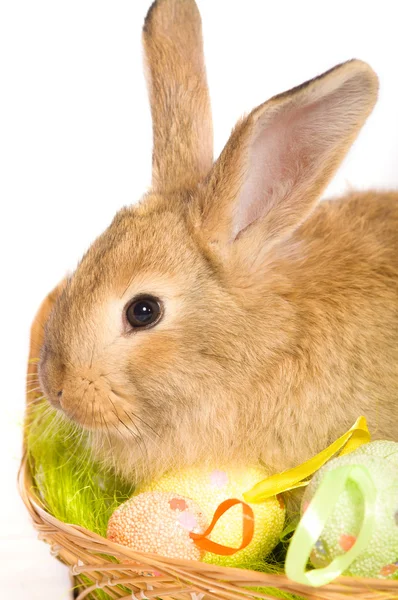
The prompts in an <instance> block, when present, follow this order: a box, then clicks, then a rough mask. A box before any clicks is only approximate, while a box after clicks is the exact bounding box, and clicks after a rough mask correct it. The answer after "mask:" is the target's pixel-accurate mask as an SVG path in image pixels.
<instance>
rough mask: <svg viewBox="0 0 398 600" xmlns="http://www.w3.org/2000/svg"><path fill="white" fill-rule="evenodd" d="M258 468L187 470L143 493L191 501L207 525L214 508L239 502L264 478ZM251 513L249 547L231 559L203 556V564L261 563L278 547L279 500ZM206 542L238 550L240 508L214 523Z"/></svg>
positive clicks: (281, 517)
mask: <svg viewBox="0 0 398 600" xmlns="http://www.w3.org/2000/svg"><path fill="white" fill-rule="evenodd" d="M267 475H268V473H267V472H266V471H265V470H264V469H262V468H260V467H250V468H247V467H246V468H231V467H228V468H208V469H206V468H203V467H201V468H190V469H186V470H184V471H183V472H181V471H179V472H175V473H171V474H167V475H165V476H164V477H162V478H161V479H160V480H158V481H157V482H156V483H152V484H151V485H149V486H148V487H146V488H144V490H143V491H162V492H171V493H174V494H181V495H182V496H184V497H186V498H191V499H192V500H194V501H195V502H196V503H197V504H198V505H199V506H200V507H201V509H202V510H203V512H204V514H205V516H206V518H207V520H208V522H211V520H212V518H213V515H214V512H215V510H216V509H217V507H218V506H219V505H220V504H221V502H223V501H224V500H227V499H229V498H237V499H238V500H243V493H244V492H246V491H248V490H250V489H251V488H252V487H253V486H254V485H255V484H256V483H258V482H259V481H262V480H263V479H265V478H266V477H267ZM250 506H251V508H252V509H253V512H254V519H255V521H254V536H253V539H252V541H251V543H250V544H249V545H248V546H247V547H246V548H244V549H243V550H240V551H238V552H236V553H235V554H234V555H232V556H223V555H218V554H213V553H210V552H207V553H206V554H205V556H204V559H203V560H204V561H205V562H208V563H213V564H219V565H225V566H244V565H245V564H253V563H254V562H256V561H261V560H262V559H264V558H265V557H266V556H267V555H268V554H269V553H270V552H271V550H272V549H273V548H274V547H275V545H276V544H277V543H278V541H279V538H280V534H281V532H282V529H283V525H284V521H285V506H284V502H283V500H282V498H281V497H278V498H277V497H275V496H274V497H273V498H270V499H268V500H266V501H265V502H262V503H261V504H251V505H250ZM209 539H210V540H212V541H214V542H217V543H219V544H222V545H224V546H228V547H232V548H238V547H239V546H240V544H241V541H242V508H241V506H239V505H237V506H234V507H232V508H231V509H230V510H228V511H227V512H226V513H225V514H224V515H223V516H222V517H221V518H220V520H219V521H218V523H217V524H216V526H215V528H214V529H213V531H212V533H211V534H210V536H209Z"/></svg>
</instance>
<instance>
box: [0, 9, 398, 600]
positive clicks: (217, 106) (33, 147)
mask: <svg viewBox="0 0 398 600" xmlns="http://www.w3.org/2000/svg"><path fill="white" fill-rule="evenodd" d="M149 4H150V2H149V0H140V1H139V2H138V0H134V1H133V0H129V1H127V0H118V1H117V2H115V1H111V0H108V1H102V0H95V1H94V0H68V2H66V1H64V2H61V1H59V0H49V1H47V2H45V1H43V0H35V1H34V2H32V1H29V0H27V1H25V2H23V1H20V0H3V2H2V3H1V8H0V61H1V64H0V186H1V189H0V207H1V208H0V211H1V212H0V227H1V236H0V243H1V253H0V259H1V280H0V281H1V295H0V302H1V312H0V317H1V343H0V348H1V353H2V356H1V362H0V365H1V384H2V395H1V400H0V406H1V408H0V410H1V415H0V456H1V459H0V464H1V472H0V482H1V483H0V489H1V494H0V519H1V525H0V537H1V539H0V565H1V569H0V571H1V583H0V587H1V591H2V596H3V597H4V598H11V599H12V600H14V599H16V600H19V599H20V598H21V599H22V598H29V600H35V599H37V600H38V599H40V600H50V599H51V600H62V599H64V598H67V597H68V594H67V588H68V585H69V580H68V576H67V571H66V569H64V568H63V567H61V566H60V565H59V564H58V563H57V562H56V561H55V560H54V559H53V558H52V557H50V555H49V551H48V547H47V546H46V545H45V544H43V543H42V542H39V541H37V540H36V539H35V537H36V536H35V534H34V533H33V530H32V529H31V527H30V524H29V521H28V519H27V517H26V515H25V511H24V509H23V507H22V504H21V502H20V500H19V498H18V495H17V491H16V484H15V480H16V471H17V467H18V460H19V454H20V441H21V420H22V414H23V405H24V376H25V361H26V358H27V349H28V332H29V326H30V322H31V320H32V318H33V315H34V313H35V310H36V309H37V307H38V304H39V303H40V301H41V299H42V298H43V297H44V296H45V294H46V293H47V292H48V291H49V290H50V288H52V286H53V285H54V284H55V283H57V281H58V280H60V279H61V278H62V277H63V275H64V273H65V272H66V271H67V270H68V269H73V267H74V265H75V264H76V261H77V260H78V258H79V257H80V256H81V255H82V253H83V252H84V250H85V249H86V248H87V246H88V245H89V244H90V242H91V241H92V240H93V239H94V237H95V236H96V235H97V234H99V233H100V232H101V230H102V229H104V228H105V227H106V226H107V224H108V223H109V221H110V220H111V218H112V216H113V215H114V213H115V211H116V210H117V209H118V208H120V207H121V206H123V205H125V204H129V203H132V202H135V201H136V200H137V199H138V198H139V197H140V195H141V194H142V192H143V191H144V190H145V189H146V188H147V186H148V184H149V182H150V162H151V129H150V115H149V108H148V105H147V100H146V91H145V84H144V79H143V75H142V69H141V46H140V37H141V34H140V30H141V25H142V22H143V19H144V15H145V12H146V10H147V8H148V7H149ZM198 4H199V8H200V9H201V12H202V17H203V21H204V37H205V44H206V46H205V51H206V56H207V63H208V79H209V83H210V87H211V94H212V104H213V112H214V121H215V149H216V154H218V153H219V151H220V149H221V148H222V145H223V144H224V142H225V141H226V139H227V136H228V135H229V132H230V130H231V128H232V126H233V124H234V123H235V121H236V120H237V118H238V117H239V116H240V115H241V114H242V113H243V112H245V111H248V110H250V109H251V108H252V107H254V106H255V105H256V104H259V103H260V102H262V101H264V100H265V99H267V98H268V97H269V96H271V95H273V94H275V93H278V92H281V91H283V90H285V89H288V88H289V87H292V86H293V85H296V84H299V83H301V82H302V81H304V80H306V79H309V78H311V77H313V76H315V75H317V74H319V73H320V72H322V71H324V70H326V69H328V68H330V67H332V66H333V65H335V64H337V63H339V62H341V61H344V60H347V59H349V58H352V57H358V58H361V59H363V60H367V61H368V62H370V64H371V65H372V66H373V68H374V69H375V70H376V71H377V73H378V74H379V76H380V81H381V91H380V101H379V104H378V107H377V109H376V110H375V112H374V114H373V116H372V117H371V118H370V120H369V121H368V124H367V125H366V127H365V129H364V131H363V133H362V134H361V136H360V138H359V140H358V142H357V143H356V145H355V147H354V149H353V151H352V152H351V154H350V155H349V158H348V159H347V160H346V162H345V164H344V166H343V168H342V169H341V170H340V172H339V174H338V176H337V177H336V179H335V181H334V183H333V185H332V187H331V188H330V189H329V190H328V195H330V194H331V193H333V194H334V193H336V192H338V193H340V192H341V191H344V190H345V189H347V187H348V186H353V187H358V188H366V187H393V188H398V76H397V70H396V61H397V48H396V14H395V12H396V11H395V9H396V4H395V2H391V1H389V0H378V1H377V2H375V1H373V2H366V1H364V0H349V1H347V0H344V1H342V0H333V1H331V0H329V1H323V2H319V0H300V2H297V1H295V0H292V1H288V0H278V1H277V2H275V1H274V2H268V1H266V0H244V2H243V1H232V0H212V1H210V0H198Z"/></svg>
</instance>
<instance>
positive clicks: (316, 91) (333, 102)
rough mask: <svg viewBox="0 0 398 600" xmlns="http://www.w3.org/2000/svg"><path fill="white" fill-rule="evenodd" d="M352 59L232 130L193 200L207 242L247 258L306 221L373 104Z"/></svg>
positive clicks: (372, 86) (366, 74) (372, 85)
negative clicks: (200, 194)
mask: <svg viewBox="0 0 398 600" xmlns="http://www.w3.org/2000/svg"><path fill="white" fill-rule="evenodd" d="M377 88H378V80H377V77H376V75H375V74H374V72H373V71H372V69H371V68H370V67H369V66H368V65H367V64H366V63H363V62H361V61H357V60H353V61H350V62H348V63H345V64H342V65H339V66H338V67H335V68H334V69H332V70H331V71H328V72H327V73H325V74H323V75H321V76H320V77H317V78H315V79H313V80H311V81H309V82H307V83H305V84H303V85H301V86H299V87H297V88H294V89H293V90H291V91H289V92H285V93H284V94H281V95H279V96H275V97H274V98H272V99H271V100H269V101H268V102H266V103H265V104H262V105H261V106H259V107H258V108H256V109H254V110H253V112H252V113H251V114H250V115H249V116H248V117H247V118H246V119H243V120H242V121H241V122H240V123H239V124H238V125H237V127H236V128H235V130H234V132H233V133H232V135H231V138H230V140H229V141H228V143H227V145H226V146H225V148H224V150H223V152H222V153H221V155H220V157H219V159H218V160H217V162H216V163H215V165H214V168H213V170H212V172H211V174H210V176H209V179H208V182H207V186H206V187H205V189H204V193H203V195H202V197H201V198H199V202H198V204H199V207H198V211H197V215H196V219H197V226H199V227H200V229H201V231H202V234H203V236H204V237H205V239H207V242H208V243H211V244H213V245H214V244H218V245H221V246H224V248H229V249H233V250H232V251H233V252H235V253H236V252H237V251H238V249H240V252H241V255H242V251H243V254H244V253H246V256H249V254H250V259H255V258H256V257H259V258H261V255H262V254H263V252H264V251H267V249H268V248H269V247H270V245H272V244H274V243H275V242H277V241H278V240H280V239H281V238H283V237H284V236H287V235H289V234H290V232H292V231H293V230H294V229H296V228H297V227H299V226H300V224H301V223H302V222H303V221H304V220H305V219H306V218H307V217H308V216H309V214H310V212H311V211H312V210H313V208H314V206H315V204H316V202H317V200H318V199H319V197H320V195H321V192H322V190H323V189H324V188H325V186H326V185H327V183H328V182H329V181H330V179H331V177H332V175H333V174H334V172H335V171H336V169H337V167H338V166H339V164H340V163H341V161H342V160H343V158H344V156H345V154H346V152H347V151H348V149H349V147H350V146H351V144H352V143H353V141H354V139H355V138H356V136H357V134H358V132H359V130H360V129H361V127H362V125H363V124H364V122H365V120H366V118H367V117H368V115H369V114H370V112H371V110H372V108H373V106H374V104H375V102H376V98H377Z"/></svg>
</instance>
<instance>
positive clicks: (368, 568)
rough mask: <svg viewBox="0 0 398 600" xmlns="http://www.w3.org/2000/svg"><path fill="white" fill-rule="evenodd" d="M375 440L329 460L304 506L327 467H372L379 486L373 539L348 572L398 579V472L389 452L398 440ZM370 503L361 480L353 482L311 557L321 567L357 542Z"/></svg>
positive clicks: (335, 509) (356, 574)
mask: <svg viewBox="0 0 398 600" xmlns="http://www.w3.org/2000/svg"><path fill="white" fill-rule="evenodd" d="M374 444H375V445H374ZM374 444H367V448H366V447H365V446H364V447H363V451H362V452H359V450H360V449H358V451H354V452H352V453H351V454H347V455H344V456H341V457H338V458H335V459H334V460H331V461H330V462H328V463H327V464H326V465H325V466H324V467H323V468H322V469H320V470H319V471H318V472H317V473H316V474H315V476H314V477H313V479H312V480H311V483H310V484H309V486H308V488H307V490H306V493H305V494H304V498H303V504H302V507H303V511H305V510H306V508H307V507H308V504H309V502H310V501H311V499H312V497H313V495H314V493H315V491H316V489H317V487H318V485H319V484H320V482H321V480H322V478H323V475H324V474H325V473H326V472H327V471H330V470H333V469H335V468H337V467H340V466H344V465H362V466H364V467H366V469H367V472H368V474H369V475H370V477H371V479H372V480H373V483H374V485H375V487H376V490H377V495H376V505H375V523H374V528H373V533H372V537H371V539H370V541H369V543H368V544H367V545H366V548H365V549H364V550H363V552H361V554H360V555H359V556H358V557H357V558H356V559H355V560H354V561H353V562H352V563H351V565H350V566H349V568H348V570H347V571H346V572H345V574H346V575H355V576H359V577H379V578H383V577H384V578H395V577H396V576H397V575H398V471H397V464H396V462H395V461H394V459H393V460H389V459H388V458H387V456H386V457H384V456H383V454H387V455H389V454H391V450H393V449H395V452H396V449H397V447H398V444H394V447H393V446H390V447H389V448H388V446H383V445H382V443H380V442H375V443H374ZM384 444H389V442H384ZM372 446H373V447H374V450H373V449H372ZM372 452H374V455H373V454H372ZM364 506H365V504H364V500H363V498H362V494H361V492H360V490H359V488H358V486H357V484H356V483H354V482H353V481H348V482H347V484H346V486H345V489H344V491H343V492H342V493H341V495H340V496H339V499H338V501H337V503H336V505H335V507H334V510H333V512H332V514H331V515H330V517H329V518H328V520H327V522H326V524H325V527H324V529H323V531H322V534H321V536H320V537H319V539H318V540H317V542H316V544H315V547H314V549H313V551H312V554H311V562H312V564H313V565H314V566H315V567H324V566H327V565H328V564H329V563H330V562H331V561H332V560H333V559H334V558H336V557H337V556H340V555H342V554H344V553H345V552H347V551H348V550H349V549H350V548H351V547H352V546H353V545H354V544H355V542H356V539H357V536H358V534H359V532H360V529H361V525H362V521H363V518H364Z"/></svg>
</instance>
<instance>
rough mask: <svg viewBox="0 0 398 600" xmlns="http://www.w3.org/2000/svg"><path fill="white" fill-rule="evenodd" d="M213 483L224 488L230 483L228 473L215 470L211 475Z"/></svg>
mask: <svg viewBox="0 0 398 600" xmlns="http://www.w3.org/2000/svg"><path fill="white" fill-rule="evenodd" d="M210 482H211V485H213V486H214V487H218V488H222V487H224V486H226V485H227V484H228V475H227V474H226V473H225V471H217V470H216V471H213V472H212V473H211V475H210Z"/></svg>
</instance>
